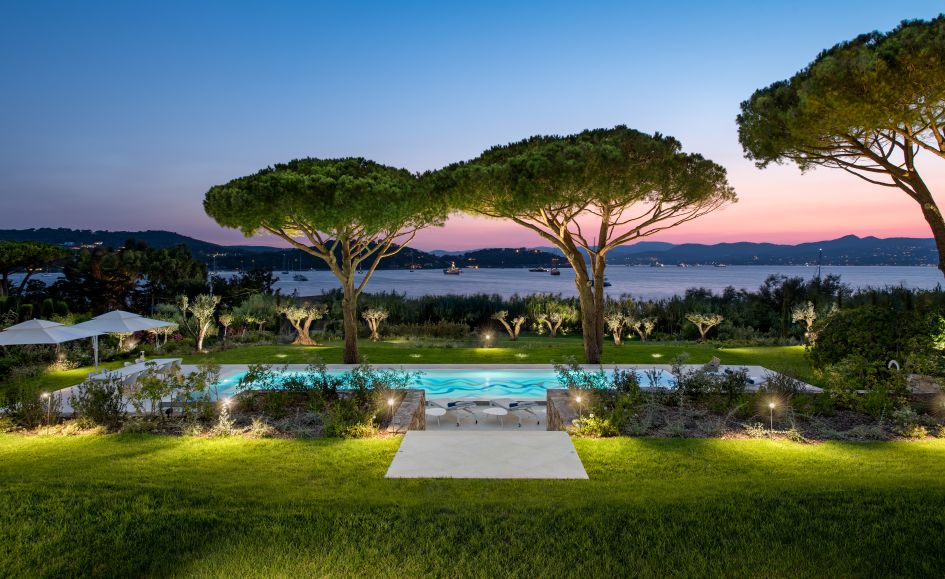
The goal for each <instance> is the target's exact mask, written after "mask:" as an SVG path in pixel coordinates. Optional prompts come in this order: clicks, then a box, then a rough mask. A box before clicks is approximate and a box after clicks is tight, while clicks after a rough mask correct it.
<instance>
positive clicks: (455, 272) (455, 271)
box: [443, 261, 463, 275]
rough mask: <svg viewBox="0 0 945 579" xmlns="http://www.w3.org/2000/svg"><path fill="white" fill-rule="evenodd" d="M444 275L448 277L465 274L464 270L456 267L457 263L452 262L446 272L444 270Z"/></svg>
mask: <svg viewBox="0 0 945 579" xmlns="http://www.w3.org/2000/svg"><path fill="white" fill-rule="evenodd" d="M443 273H445V274H446V275H459V274H461V273H463V270H461V269H460V268H458V267H456V262H455V261H451V262H450V266H449V267H448V268H446V269H444V270H443Z"/></svg>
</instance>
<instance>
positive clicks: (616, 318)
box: [604, 310, 629, 346]
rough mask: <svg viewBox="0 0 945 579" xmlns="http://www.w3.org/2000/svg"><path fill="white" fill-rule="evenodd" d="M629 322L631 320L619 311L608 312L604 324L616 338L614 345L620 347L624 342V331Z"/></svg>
mask: <svg viewBox="0 0 945 579" xmlns="http://www.w3.org/2000/svg"><path fill="white" fill-rule="evenodd" d="M628 320H629V318H628V317H627V316H625V315H623V312H621V311H618V310H613V311H611V312H608V313H607V315H605V316H604V323H606V324H607V329H609V330H610V333H611V334H612V335H613V337H614V345H617V346H619V345H620V344H621V343H622V342H623V329H624V327H625V326H626V324H627V321H628Z"/></svg>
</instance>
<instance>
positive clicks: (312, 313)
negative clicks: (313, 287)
mask: <svg viewBox="0 0 945 579" xmlns="http://www.w3.org/2000/svg"><path fill="white" fill-rule="evenodd" d="M278 312H279V313H280V314H282V315H283V316H285V317H286V319H288V320H289V323H290V324H292V327H293V328H295V333H296V337H295V341H294V342H292V343H293V344H296V345H299V346H317V345H318V344H317V343H316V342H315V340H313V339H312V334H311V330H312V323H313V322H314V321H315V320H320V319H322V318H323V317H325V314H326V313H328V306H326V305H325V304H314V305H313V304H310V303H304V304H302V305H300V306H297V305H295V304H287V305H284V306H281V307H279V308H278Z"/></svg>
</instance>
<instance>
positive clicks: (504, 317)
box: [492, 310, 528, 342]
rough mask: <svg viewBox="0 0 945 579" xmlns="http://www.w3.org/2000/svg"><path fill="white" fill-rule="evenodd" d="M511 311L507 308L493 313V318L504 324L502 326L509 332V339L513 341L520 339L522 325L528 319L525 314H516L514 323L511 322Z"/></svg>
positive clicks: (513, 319)
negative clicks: (509, 318)
mask: <svg viewBox="0 0 945 579" xmlns="http://www.w3.org/2000/svg"><path fill="white" fill-rule="evenodd" d="M508 317H509V312H508V311H506V310H501V311H498V312H496V313H494V314H492V319H493V320H495V321H497V322H499V323H500V324H502V327H503V328H505V331H506V332H508V334H509V339H510V340H512V341H513V342H514V341H515V340H518V336H519V334H521V333H522V325H523V324H524V323H525V321H526V320H527V319H528V318H526V317H525V316H516V317H514V318H512V323H511V324H510V323H509V320H508Z"/></svg>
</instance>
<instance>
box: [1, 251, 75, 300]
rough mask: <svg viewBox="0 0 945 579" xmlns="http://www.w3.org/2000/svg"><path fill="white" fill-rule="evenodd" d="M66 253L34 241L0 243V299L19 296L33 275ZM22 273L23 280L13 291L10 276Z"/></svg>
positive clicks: (63, 256) (66, 253)
mask: <svg viewBox="0 0 945 579" xmlns="http://www.w3.org/2000/svg"><path fill="white" fill-rule="evenodd" d="M68 253H69V252H68V251H66V250H65V249H63V248H61V247H59V246H56V245H50V244H48V243H39V242H35V241H0V297H5V296H10V295H20V293H22V291H23V288H25V287H26V284H27V283H28V282H29V281H30V278H31V277H33V274H34V273H36V272H37V271H40V270H42V269H43V268H44V267H46V266H47V265H49V264H51V263H53V262H55V261H59V260H60V259H63V258H65V257H66V256H67V255H68ZM17 271H22V272H23V279H22V280H20V283H19V285H18V286H17V287H16V288H15V289H14V288H13V287H12V284H11V283H10V274H11V273H14V272H17Z"/></svg>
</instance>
